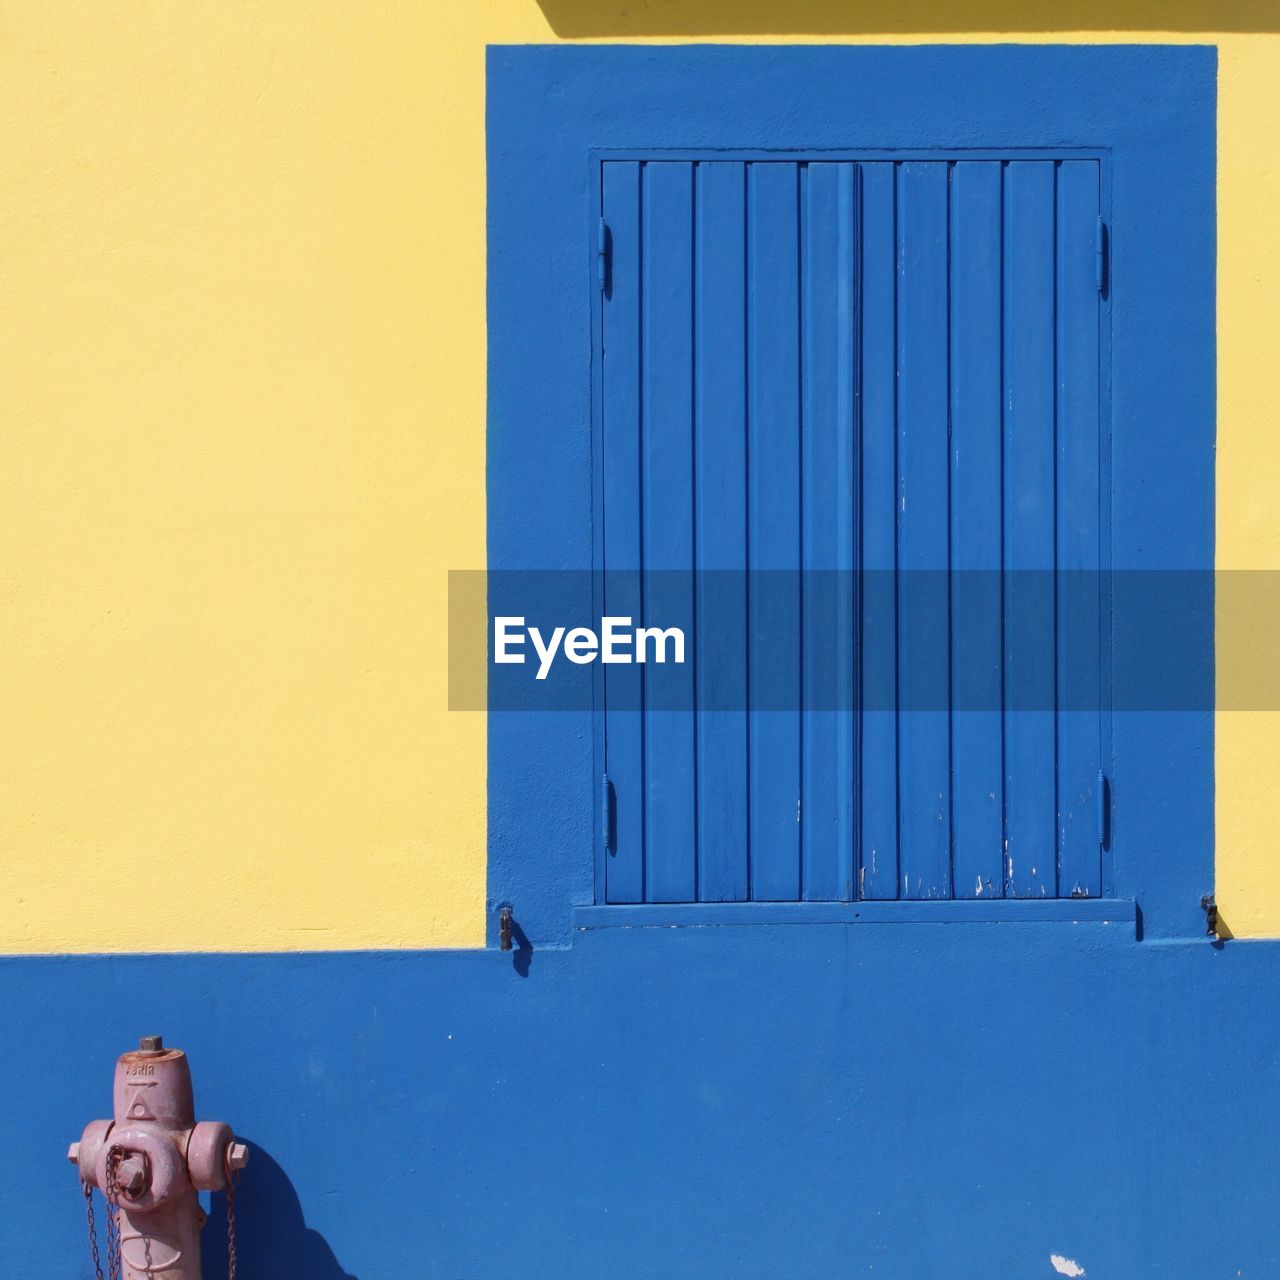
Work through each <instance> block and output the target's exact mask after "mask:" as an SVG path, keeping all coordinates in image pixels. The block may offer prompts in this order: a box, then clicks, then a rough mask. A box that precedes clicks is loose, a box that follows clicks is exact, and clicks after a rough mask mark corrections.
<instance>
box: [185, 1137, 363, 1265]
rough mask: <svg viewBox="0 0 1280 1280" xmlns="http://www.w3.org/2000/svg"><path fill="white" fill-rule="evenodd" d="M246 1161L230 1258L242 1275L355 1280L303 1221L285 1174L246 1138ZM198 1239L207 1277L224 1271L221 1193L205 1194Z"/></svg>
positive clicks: (224, 1203) (224, 1200)
mask: <svg viewBox="0 0 1280 1280" xmlns="http://www.w3.org/2000/svg"><path fill="white" fill-rule="evenodd" d="M242 1141H245V1142H248V1143H249V1164H248V1166H247V1167H246V1169H245V1171H244V1174H243V1175H242V1177H241V1179H240V1184H239V1186H238V1187H237V1189H236V1259H237V1267H238V1272H239V1275H240V1276H241V1277H242V1280H267V1278H268V1277H269V1278H270V1280H358V1277H356V1276H354V1275H352V1274H351V1272H349V1271H346V1270H344V1269H343V1267H342V1265H341V1263H339V1261H338V1259H337V1258H336V1257H335V1256H334V1253H333V1250H332V1249H331V1248H330V1247H329V1242H328V1241H327V1240H326V1239H325V1238H324V1236H322V1235H321V1234H320V1233H319V1232H318V1231H316V1230H313V1229H312V1228H311V1227H308V1226H307V1223H306V1219H305V1218H304V1217H303V1213H302V1203H301V1201H299V1199H298V1193H297V1192H296V1191H295V1190H294V1189H293V1183H292V1182H290V1181H289V1175H288V1174H287V1173H285V1171H284V1170H283V1169H282V1168H281V1167H280V1165H278V1164H277V1163H276V1161H275V1160H273V1159H272V1157H271V1154H270V1152H268V1151H264V1150H263V1149H262V1147H260V1146H259V1145H258V1144H257V1143H256V1142H254V1141H253V1140H252V1139H249V1138H244V1139H242ZM210 1199H211V1201H212V1203H211V1205H210V1208H209V1221H208V1222H207V1223H206V1224H205V1228H204V1232H203V1235H202V1238H201V1241H200V1255H201V1260H202V1262H203V1266H204V1273H205V1275H207V1276H220V1275H221V1276H224V1275H226V1274H227V1198H226V1196H224V1195H214V1196H212V1197H210Z"/></svg>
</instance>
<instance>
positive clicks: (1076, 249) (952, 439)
mask: <svg viewBox="0 0 1280 1280" xmlns="http://www.w3.org/2000/svg"><path fill="white" fill-rule="evenodd" d="M602 169H603V172H602V192H603V208H604V216H605V219H606V222H607V224H608V227H609V246H610V268H609V272H608V276H607V289H606V294H605V300H604V306H603V344H602V345H603V353H604V354H603V430H602V435H601V445H602V455H603V464H602V475H603V485H602V503H601V506H602V511H601V512H600V513H599V515H598V522H599V528H598V533H599V535H600V536H601V538H602V540H603V560H604V566H605V570H606V574H605V584H606V585H605V602H604V603H605V610H606V612H608V613H610V614H623V615H629V616H632V617H633V618H635V619H636V620H637V622H643V621H648V622H649V623H660V624H661V625H663V626H679V627H681V628H683V629H684V630H685V631H686V634H687V635H688V636H689V637H690V640H691V655H690V659H691V660H690V661H689V662H688V663H687V664H686V665H684V666H672V665H667V666H662V667H659V666H654V665H648V666H645V667H637V666H630V667H627V666H613V667H608V668H606V674H605V711H604V717H603V719H604V734H605V742H604V754H605V761H606V769H607V773H608V776H609V779H610V784H611V791H612V795H611V799H612V810H613V823H612V827H611V830H610V832H609V833H608V844H609V847H608V853H607V857H606V863H605V883H604V886H603V889H604V900H605V901H607V902H617V903H628V902H694V901H706V902H725V901H743V900H756V901H803V900H808V901H836V900H849V899H852V898H858V897H863V898H869V899H885V898H897V897H903V898H951V897H974V896H996V897H999V896H1002V895H1006V894H1008V895H1010V896H1048V897H1053V896H1070V895H1073V894H1074V895H1077V896H1085V895H1087V896H1095V895H1098V894H1099V893H1100V892H1101V850H1100V845H1099V834H1098V831H1097V825H1096V818H1095V815H1096V812H1097V797H1096V794H1095V792H1096V788H1097V786H1098V778H1099V771H1100V769H1101V766H1102V718H1101V714H1100V703H1101V683H1100V674H1099V667H1100V657H1099V655H1100V634H1101V627H1102V621H1103V613H1102V610H1101V606H1100V603H1099V593H1098V582H1099V579H1098V576H1097V575H1098V571H1099V569H1100V568H1101V558H1102V543H1101V510H1102V505H1101V470H1100V459H1101V450H1100V438H1101V437H1100V417H1099V400H1100V377H1099V368H1100V357H1099V351H1100V328H1099V317H1100V301H1099V294H1098V283H1097V275H1096V256H1095V255H1096V236H1097V220H1098V214H1099V206H1100V175H1099V166H1098V163H1097V162H1096V161H1093V160H1063V161H1054V160H1014V161H1000V160H991V161H978V160H974V161H968V160H966V161H959V162H948V161H944V160H911V161H904V162H890V161H876V162H867V163H853V162H811V163H803V162H788V161H767V162H739V161H732V160H725V159H716V160H708V161H701V162H691V161H690V162H682V161H651V162H632V161H608V162H606V163H605V164H604V165H603V166H602ZM712 619H715V625H711V620H712Z"/></svg>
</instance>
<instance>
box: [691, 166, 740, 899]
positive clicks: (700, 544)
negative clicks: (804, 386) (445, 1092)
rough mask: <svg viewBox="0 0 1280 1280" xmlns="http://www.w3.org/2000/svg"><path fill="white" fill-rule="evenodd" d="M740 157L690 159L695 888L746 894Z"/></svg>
mask: <svg viewBox="0 0 1280 1280" xmlns="http://www.w3.org/2000/svg"><path fill="white" fill-rule="evenodd" d="M745 193H746V168H745V166H744V165H742V164H736V163H729V162H715V161H713V162H708V163H703V164H701V165H699V167H698V170H697V218H698V223H697V247H696V253H695V261H696V272H697V282H696V290H697V292H696V301H695V311H696V315H697V332H696V335H695V349H696V356H697V362H696V369H695V380H696V399H695V413H694V418H695V448H696V466H695V472H696V476H697V493H696V497H695V510H696V517H697V527H696V535H697V550H698V565H697V570H698V580H697V627H698V635H697V645H696V654H697V687H698V732H697V741H698V771H697V772H698V896H699V898H700V899H702V900H703V901H705V902H735V901H739V900H741V899H744V898H746V897H747V892H748V882H747V713H746V705H747V703H746V697H747V688H746V677H747V673H746V661H745V645H744V643H743V638H744V637H745V635H746V626H747V617H746V608H747V578H746V568H747V560H746V557H747V510H746V499H747V486H746V434H745V431H746V246H745V239H744V238H745V234H746V207H745Z"/></svg>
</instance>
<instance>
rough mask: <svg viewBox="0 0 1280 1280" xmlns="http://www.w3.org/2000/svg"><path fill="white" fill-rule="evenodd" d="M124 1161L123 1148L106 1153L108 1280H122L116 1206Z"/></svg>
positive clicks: (118, 1219)
mask: <svg viewBox="0 0 1280 1280" xmlns="http://www.w3.org/2000/svg"><path fill="white" fill-rule="evenodd" d="M123 1159H124V1148H123V1147H112V1148H111V1150H110V1151H108V1152H107V1185H106V1188H105V1191H104V1194H105V1196H106V1198H107V1230H106V1236H107V1276H108V1280H123V1273H124V1264H123V1262H122V1261H121V1257H120V1217H119V1210H118V1209H117V1207H116V1206H117V1205H118V1203H119V1200H120V1182H119V1173H120V1161H121V1160H123Z"/></svg>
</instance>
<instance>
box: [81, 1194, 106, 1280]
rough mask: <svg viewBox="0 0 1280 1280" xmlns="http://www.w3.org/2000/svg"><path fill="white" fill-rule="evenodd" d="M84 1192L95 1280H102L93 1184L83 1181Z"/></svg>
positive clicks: (85, 1214) (85, 1213)
mask: <svg viewBox="0 0 1280 1280" xmlns="http://www.w3.org/2000/svg"><path fill="white" fill-rule="evenodd" d="M80 1189H81V1191H83V1192H84V1216H85V1218H86V1219H87V1220H88V1223H89V1253H90V1254H91V1255H92V1257H93V1275H94V1280H102V1259H101V1258H100V1257H99V1256H98V1224H97V1223H96V1222H94V1220H93V1184H92V1183H90V1182H85V1181H83V1180H82V1181H81V1183H80Z"/></svg>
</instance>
